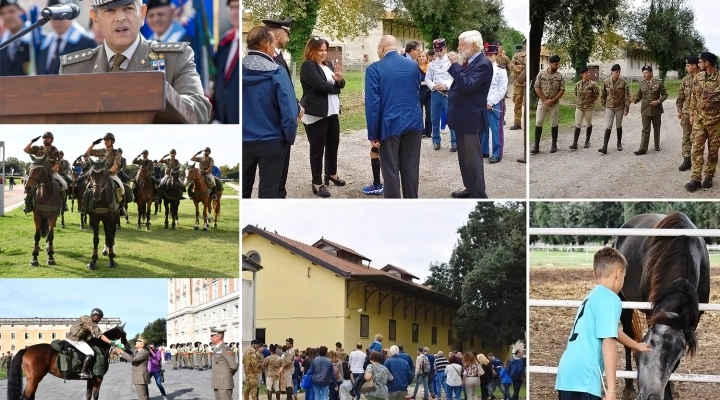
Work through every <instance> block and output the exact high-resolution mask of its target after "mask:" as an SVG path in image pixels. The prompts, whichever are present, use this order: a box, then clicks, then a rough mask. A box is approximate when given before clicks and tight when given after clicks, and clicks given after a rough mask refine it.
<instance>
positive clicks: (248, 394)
mask: <svg viewBox="0 0 720 400" xmlns="http://www.w3.org/2000/svg"><path fill="white" fill-rule="evenodd" d="M213 343H215V342H213ZM262 361H263V357H262V347H260V341H259V340H255V339H253V340H252V341H251V342H250V348H249V349H247V350H245V353H243V357H242V362H243V372H245V380H243V400H258V374H260V373H261V372H262ZM213 371H214V369H213Z"/></svg>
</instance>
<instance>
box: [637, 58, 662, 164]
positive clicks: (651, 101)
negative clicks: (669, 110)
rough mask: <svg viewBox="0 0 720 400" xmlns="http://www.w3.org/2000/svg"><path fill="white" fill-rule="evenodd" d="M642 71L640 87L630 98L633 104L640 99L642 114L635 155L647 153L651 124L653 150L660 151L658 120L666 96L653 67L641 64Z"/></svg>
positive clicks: (659, 119) (659, 120)
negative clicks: (639, 138) (640, 130)
mask: <svg viewBox="0 0 720 400" xmlns="http://www.w3.org/2000/svg"><path fill="white" fill-rule="evenodd" d="M642 73H643V77H644V78H645V79H643V80H642V81H640V88H639V89H638V91H637V93H636V94H635V96H633V98H632V101H633V103H635V104H636V103H637V102H639V101H642V103H641V106H640V114H641V115H642V138H641V141H640V149H638V151H634V152H633V153H634V154H635V155H636V156H641V155H643V154H647V149H648V144H649V142H650V125H651V124H652V128H653V142H654V144H655V151H660V122H661V117H662V113H663V106H662V103H663V101H665V100H666V99H667V97H668V95H667V91H666V90H665V85H663V81H662V80H660V79H658V78H653V69H652V67H651V66H649V65H645V66H643V67H642Z"/></svg>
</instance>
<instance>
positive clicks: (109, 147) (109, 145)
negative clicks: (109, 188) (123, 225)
mask: <svg viewBox="0 0 720 400" xmlns="http://www.w3.org/2000/svg"><path fill="white" fill-rule="evenodd" d="M103 141H104V144H105V148H104V149H93V147H94V146H95V145H97V144H100V142H103ZM114 145H115V135H113V134H112V133H107V134H105V136H103V137H102V138H101V139H98V140H96V141H94V142H92V144H91V145H90V147H88V149H87V152H86V153H87V154H88V155H90V156H92V157H98V160H102V161H104V162H105V167H106V168H107V169H108V175H109V178H110V179H112V180H113V181H114V182H115V183H117V184H118V186H119V187H118V188H116V189H115V194H116V196H118V197H120V199H123V198H124V197H125V186H124V185H123V183H122V181H121V180H120V178H119V177H118V171H119V170H120V167H121V162H122V157H121V156H119V155H118V152H117V150H115V149H114V148H113V146H114ZM118 211H120V216H121V217H127V213H126V212H125V208H124V207H123V206H122V202H120V207H119V208H118Z"/></svg>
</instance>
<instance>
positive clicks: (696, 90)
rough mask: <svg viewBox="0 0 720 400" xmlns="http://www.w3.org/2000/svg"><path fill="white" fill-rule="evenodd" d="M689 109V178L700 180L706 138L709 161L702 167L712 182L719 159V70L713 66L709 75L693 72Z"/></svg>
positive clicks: (706, 177)
mask: <svg viewBox="0 0 720 400" xmlns="http://www.w3.org/2000/svg"><path fill="white" fill-rule="evenodd" d="M690 110H691V111H692V117H693V133H692V134H693V136H694V138H693V145H692V175H691V179H692V180H694V181H700V177H701V174H700V170H701V169H702V166H703V151H704V150H705V141H706V140H707V142H708V162H707V166H706V167H705V179H707V180H710V181H711V182H712V178H713V177H714V176H715V167H716V166H717V162H718V149H720V71H718V70H716V71H715V72H714V73H713V74H712V75H709V74H707V73H706V72H705V71H701V72H698V73H697V74H696V75H695V78H694V79H693V82H692V94H691V96H690ZM703 186H705V184H703ZM706 187H709V186H706Z"/></svg>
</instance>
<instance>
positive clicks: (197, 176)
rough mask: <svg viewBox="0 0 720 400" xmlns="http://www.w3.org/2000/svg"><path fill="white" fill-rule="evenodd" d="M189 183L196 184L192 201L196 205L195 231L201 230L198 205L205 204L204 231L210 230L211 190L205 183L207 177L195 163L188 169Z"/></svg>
mask: <svg viewBox="0 0 720 400" xmlns="http://www.w3.org/2000/svg"><path fill="white" fill-rule="evenodd" d="M187 181H188V184H189V183H190V182H194V183H195V186H194V188H193V189H194V190H193V193H192V200H193V203H195V230H198V229H200V210H199V209H198V203H202V204H203V231H207V230H208V226H210V217H209V216H208V215H209V214H212V208H211V205H210V190H208V186H207V183H206V182H205V175H203V174H202V173H201V172H200V170H199V169H197V168H195V163H193V165H191V166H190V167H188V169H187Z"/></svg>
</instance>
